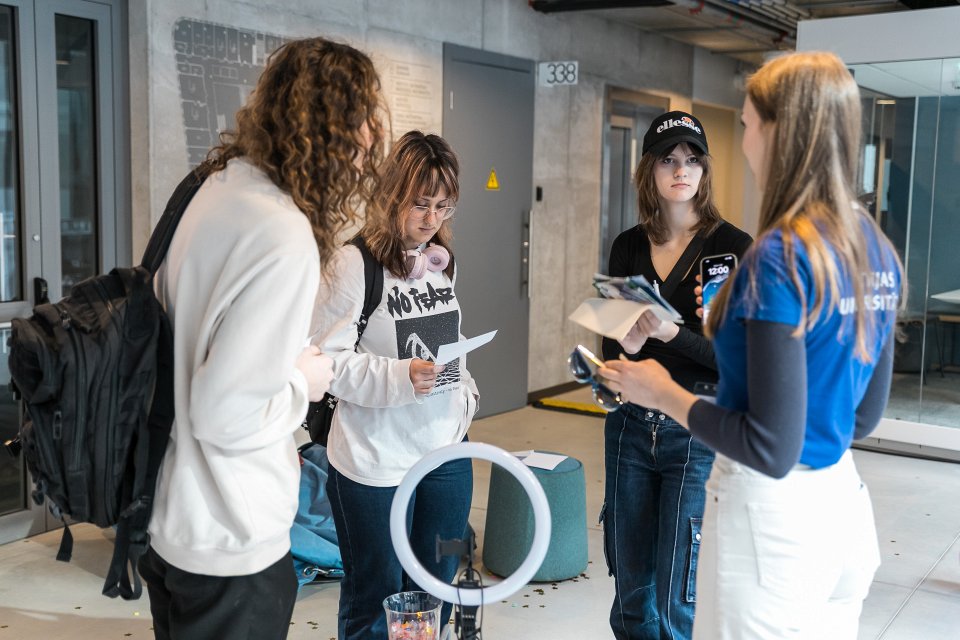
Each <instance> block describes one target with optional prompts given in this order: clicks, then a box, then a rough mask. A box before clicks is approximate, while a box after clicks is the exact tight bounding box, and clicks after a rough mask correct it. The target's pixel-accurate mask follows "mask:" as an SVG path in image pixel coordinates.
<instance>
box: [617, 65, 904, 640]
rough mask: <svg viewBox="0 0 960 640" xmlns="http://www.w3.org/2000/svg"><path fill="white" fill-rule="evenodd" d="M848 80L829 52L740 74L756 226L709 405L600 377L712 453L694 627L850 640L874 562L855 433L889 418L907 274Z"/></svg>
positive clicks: (718, 336) (723, 326) (718, 303)
mask: <svg viewBox="0 0 960 640" xmlns="http://www.w3.org/2000/svg"><path fill="white" fill-rule="evenodd" d="M860 109H861V106H860V92H859V90H858V88H857V85H856V82H854V80H853V77H852V76H851V75H850V73H849V71H847V68H846V66H845V65H844V64H843V62H842V61H841V60H840V59H839V58H837V57H836V56H835V55H833V54H832V53H797V54H792V55H785V56H783V57H780V58H776V59H774V60H772V61H770V62H768V63H767V64H765V65H764V66H763V67H761V68H760V70H759V71H757V73H756V74H754V75H753V76H752V77H751V78H750V80H748V82H747V98H746V100H745V102H744V105H743V116H742V119H743V125H744V133H743V151H744V154H745V155H746V156H747V161H748V163H749V165H750V168H751V170H752V171H753V173H754V175H755V176H756V178H757V182H758V184H759V185H760V187H761V189H762V191H763V202H762V207H761V211H760V236H759V238H758V239H757V242H756V244H755V245H754V247H753V248H752V249H751V250H750V252H749V253H748V255H747V258H746V259H745V261H744V264H743V266H741V268H740V269H739V271H738V272H737V274H736V275H735V276H734V278H732V279H731V280H729V281H728V282H727V284H726V285H725V286H724V288H723V289H722V290H721V291H720V294H719V295H718V297H717V299H716V300H715V301H714V308H713V311H711V313H710V315H709V320H708V323H707V329H708V332H709V333H711V334H712V335H713V336H714V347H715V349H716V357H717V363H718V364H719V367H720V384H719V388H718V395H717V404H711V403H708V402H705V401H703V400H700V399H698V398H697V397H696V396H694V395H693V394H691V393H689V391H687V390H686V389H684V388H683V387H682V386H680V385H678V384H676V383H675V382H673V381H672V380H671V379H670V373H669V372H668V371H666V370H664V369H663V368H662V367H660V366H659V365H658V364H657V363H654V362H638V363H634V362H630V363H627V362H619V361H617V362H608V363H606V367H605V368H603V369H602V370H601V374H602V375H603V376H604V377H605V378H606V379H607V383H608V384H609V385H610V386H611V387H613V388H614V389H615V390H618V391H620V392H621V393H622V394H623V396H624V397H625V398H627V399H629V400H631V401H634V402H641V403H642V402H652V401H656V402H658V403H660V406H662V407H663V408H664V409H666V410H668V411H669V412H670V413H671V414H672V415H674V416H675V417H676V418H677V419H678V420H680V421H681V422H682V424H683V425H684V426H686V427H687V428H688V429H689V430H690V432H691V433H693V435H694V436H695V437H696V438H697V439H698V440H700V441H702V442H704V443H705V444H707V445H709V446H710V447H711V448H712V449H714V450H715V451H717V459H716V463H715V464H714V467H713V472H712V473H711V475H710V480H709V482H708V484H707V508H706V514H705V516H704V526H703V553H702V556H701V559H700V570H699V575H698V578H697V587H698V595H699V600H698V602H697V620H696V624H695V629H694V637H695V638H700V639H703V640H707V639H708V638H709V639H710V640H733V639H737V640H753V639H756V640H760V639H761V638H762V639H764V640H770V639H774V638H830V639H833V640H841V639H843V640H853V639H854V638H856V637H857V630H858V623H859V616H860V610H861V606H862V604H863V600H864V598H865V597H866V595H867V591H868V589H869V587H870V583H871V581H872V579H873V575H874V572H875V571H876V569H877V566H878V565H879V561H880V556H879V552H878V546H877V535H876V530H875V528H874V522H873V512H872V507H871V505H870V496H869V494H868V492H867V489H866V487H865V486H864V485H863V483H862V482H861V480H860V477H859V475H858V474H857V469H856V467H855V465H854V462H853V457H852V456H851V454H850V450H849V448H850V443H851V442H852V441H853V440H854V439H856V438H862V437H864V436H866V435H868V434H869V433H870V432H871V431H872V430H873V429H874V427H876V425H877V423H878V422H879V421H880V418H881V416H882V415H883V410H884V407H885V406H886V401H887V397H888V393H889V390H890V380H891V371H892V367H893V341H894V333H895V331H894V326H895V322H896V315H897V308H898V306H899V300H900V297H901V281H902V280H901V278H902V268H901V265H900V261H899V258H898V257H897V254H896V251H895V250H894V248H893V246H892V245H891V244H890V242H889V241H888V240H887V239H886V237H885V236H884V235H883V232H882V231H881V230H880V228H879V227H878V226H877V224H876V223H875V221H874V220H873V219H872V218H871V217H870V216H869V214H868V213H867V212H866V211H865V210H864V209H863V207H861V206H860V205H859V204H858V203H857V201H856V185H857V182H856V180H857V172H858V168H859V167H858V164H859V160H860V136H861V128H860V124H861V123H860V118H861V114H860Z"/></svg>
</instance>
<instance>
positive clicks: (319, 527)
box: [290, 443, 343, 586]
mask: <svg viewBox="0 0 960 640" xmlns="http://www.w3.org/2000/svg"><path fill="white" fill-rule="evenodd" d="M300 459H301V460H302V461H303V463H302V464H301V466H300V503H299V505H298V506H297V516H296V518H294V520H293V527H292V528H291V529H290V552H291V554H292V555H293V567H294V569H295V570H296V572H297V581H298V582H299V583H300V585H301V586H303V585H305V584H307V583H309V582H314V581H317V580H339V579H340V578H342V577H343V561H342V560H341V558H340V547H339V546H338V544H337V529H336V527H335V526H334V524H333V512H332V510H331V509H330V500H329V498H328V497H327V469H328V465H329V463H328V462H327V448H326V447H324V446H322V445H319V444H312V443H311V444H307V445H305V446H304V447H303V448H301V449H300Z"/></svg>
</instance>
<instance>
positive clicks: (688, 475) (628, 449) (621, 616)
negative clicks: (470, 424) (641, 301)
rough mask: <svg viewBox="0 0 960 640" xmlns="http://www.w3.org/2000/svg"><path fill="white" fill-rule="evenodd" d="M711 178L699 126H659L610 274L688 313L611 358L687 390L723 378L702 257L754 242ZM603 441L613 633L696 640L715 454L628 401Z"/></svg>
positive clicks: (647, 325) (645, 322)
mask: <svg viewBox="0 0 960 640" xmlns="http://www.w3.org/2000/svg"><path fill="white" fill-rule="evenodd" d="M711 179H712V167H711V157H710V155H709V152H708V147H707V137H706V132H705V131H704V130H703V125H701V124H700V122H699V121H698V120H697V119H696V118H694V117H693V116H692V115H690V114H689V113H684V112H682V111H672V112H670V113H666V114H663V115H662V116H659V117H658V118H656V119H655V120H654V121H653V123H652V124H651V125H650V128H649V129H648V130H647V133H646V135H644V138H643V155H642V157H641V159H640V164H639V166H638V167H637V171H636V176H635V184H636V185H637V196H638V204H639V210H640V224H638V225H637V226H636V227H633V228H632V229H629V230H627V231H625V232H623V233H622V234H620V235H619V236H618V237H617V239H616V240H614V243H613V248H612V249H611V251H610V268H609V274H610V275H611V276H631V275H643V276H645V277H646V278H647V280H649V281H650V282H651V283H653V284H654V285H655V286H656V287H657V288H658V289H659V292H660V294H661V295H662V296H663V297H664V298H666V300H667V301H668V302H669V303H670V304H671V305H672V306H673V307H674V308H675V309H676V310H677V311H678V312H680V314H681V315H682V316H683V325H677V324H674V323H670V322H662V321H661V320H660V319H659V318H658V317H657V316H655V315H654V314H653V313H652V312H649V311H648V312H647V313H645V314H644V315H643V316H641V317H640V319H639V320H638V321H637V322H636V324H635V325H634V327H633V328H632V329H631V331H630V333H629V334H628V335H627V336H626V337H625V338H624V339H623V340H622V341H620V343H619V344H618V343H617V342H615V341H612V340H608V339H605V340H604V345H603V353H604V356H605V358H606V359H608V360H610V359H614V358H616V357H618V356H619V355H621V354H625V355H624V357H628V358H629V359H631V360H640V361H644V360H650V361H653V362H657V363H658V364H660V365H661V366H663V367H665V368H666V369H667V370H668V371H670V372H671V374H672V375H673V376H674V377H675V378H676V379H677V380H678V381H679V382H680V383H681V384H682V385H683V387H684V388H686V389H689V390H692V389H693V388H694V387H695V385H696V384H697V383H715V382H716V381H717V371H716V364H715V362H714V357H713V349H712V348H711V346H710V342H709V341H708V340H707V339H706V338H705V337H704V336H703V332H702V329H701V321H700V319H699V317H698V316H697V314H696V311H697V302H696V294H695V292H694V289H695V288H696V287H697V281H696V276H697V274H698V273H699V258H700V257H702V256H714V255H719V254H727V253H732V254H734V255H736V256H737V257H738V258H739V256H741V255H742V254H743V253H744V251H746V249H747V248H748V247H749V245H750V236H748V235H747V234H746V233H744V232H743V231H740V230H739V229H737V228H736V227H735V226H733V225H732V224H730V223H728V222H725V221H724V220H723V219H722V218H721V217H720V212H719V211H718V209H717V206H716V204H714V201H713V189H712V183H711ZM571 364H573V359H571ZM575 374H576V372H575ZM598 390H599V391H600V392H601V395H600V397H599V398H598V399H599V400H603V401H604V403H605V404H607V405H609V404H610V402H609V398H608V397H607V396H608V395H609V392H608V390H607V389H604V388H603V387H599V389H598ZM605 440H606V447H605V448H606V453H605V462H606V487H605V493H604V506H603V510H602V512H601V516H600V519H601V521H602V522H603V532H604V545H605V550H606V557H607V564H608V568H609V571H610V574H611V575H612V576H613V577H614V585H615V593H614V601H613V606H612V607H611V611H610V626H611V628H612V629H613V634H614V636H615V637H617V638H621V639H626V638H629V639H630V640H638V639H649V640H653V639H659V638H671V639H681V638H689V637H690V636H691V634H692V630H693V613H694V602H695V600H696V591H695V581H694V580H695V575H696V570H697V553H698V549H699V546H700V522H701V518H702V517H703V504H704V497H705V493H704V491H705V490H704V484H705V482H706V480H707V476H708V475H709V473H710V467H711V465H712V464H713V452H712V451H711V450H710V449H709V448H708V447H706V446H704V445H703V444H701V443H699V442H697V441H695V440H693V439H692V438H691V437H690V434H689V433H688V432H687V431H686V430H685V429H684V428H683V427H682V426H680V424H678V423H677V421H676V420H675V419H674V416H673V414H671V413H670V412H669V411H667V410H666V409H665V408H664V407H662V406H661V405H660V404H659V403H657V402H647V403H642V404H641V403H627V404H625V405H624V406H622V407H621V408H620V409H619V410H617V411H614V412H612V413H609V414H608V415H607V419H606V425H605Z"/></svg>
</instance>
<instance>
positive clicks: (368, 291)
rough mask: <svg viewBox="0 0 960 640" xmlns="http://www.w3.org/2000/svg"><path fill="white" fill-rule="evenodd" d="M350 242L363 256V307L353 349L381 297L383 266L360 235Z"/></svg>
mask: <svg viewBox="0 0 960 640" xmlns="http://www.w3.org/2000/svg"><path fill="white" fill-rule="evenodd" d="M350 244H352V245H353V246H355V247H356V248H357V249H359V250H360V255H361V256H363V282H364V294H363V309H362V310H361V311H360V322H359V323H358V324H357V344H356V345H354V350H356V348H357V346H358V345H359V344H360V339H361V338H362V337H363V331H364V329H366V328H367V320H369V319H370V316H371V315H373V312H374V311H376V310H377V305H379V304H380V298H382V297H383V266H382V265H381V264H380V263H379V262H377V259H376V258H375V257H373V254H372V253H370V249H368V248H367V243H366V242H364V240H363V238H362V237H361V236H359V235H357V236H355V237H354V238H353V239H352V240H351V241H350Z"/></svg>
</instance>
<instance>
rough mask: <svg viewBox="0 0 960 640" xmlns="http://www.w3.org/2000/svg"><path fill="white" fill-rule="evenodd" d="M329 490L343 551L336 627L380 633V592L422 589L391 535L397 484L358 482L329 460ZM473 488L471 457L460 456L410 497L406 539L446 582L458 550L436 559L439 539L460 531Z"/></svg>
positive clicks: (375, 637)
mask: <svg viewBox="0 0 960 640" xmlns="http://www.w3.org/2000/svg"><path fill="white" fill-rule="evenodd" d="M327 493H328V494H329V496H330V504H331V506H332V507H333V521H334V523H335V524H336V526H337V537H338V539H339V541H340V554H341V555H342V557H343V571H344V576H343V580H342V581H341V583H340V613H339V621H338V625H337V633H338V635H339V638H340V640H385V639H386V637H387V622H386V615H385V613H384V610H383V599H384V598H386V597H387V596H389V595H392V594H394V593H399V592H401V591H422V589H421V588H419V587H418V586H417V585H416V584H414V583H413V581H412V580H410V578H409V576H407V575H406V572H405V571H404V570H403V567H402V566H400V560H398V559H397V555H396V553H394V551H393V543H392V542H391V541H390V506H391V504H392V503H393V495H394V493H396V487H371V486H368V485H364V484H359V483H357V482H353V481H352V480H349V479H348V478H346V477H345V476H343V475H341V474H340V473H338V472H337V470H336V469H334V468H333V467H332V466H331V467H330V475H329V477H328V478H327ZM472 496H473V464H472V462H471V461H470V459H468V458H463V459H460V460H453V461H451V462H447V463H445V464H443V465H440V466H439V467H437V468H436V469H435V470H434V471H432V472H430V473H429V474H427V476H426V477H425V478H424V479H423V480H421V481H420V484H419V485H418V486H417V490H416V491H415V492H414V494H413V497H412V498H411V499H410V506H409V511H408V512H407V523H408V524H407V530H408V532H409V535H410V546H411V547H412V548H413V553H414V554H415V555H416V556H417V558H418V559H419V560H420V562H421V563H422V564H423V566H424V567H425V568H426V569H427V570H428V571H429V572H430V573H432V574H433V575H434V576H436V577H437V578H439V579H440V580H442V581H444V582H450V581H451V580H453V578H454V576H455V575H456V573H457V568H458V567H459V563H460V558H456V557H451V556H444V557H443V558H441V560H440V562H437V561H436V545H437V540H436V539H437V536H440V538H441V539H443V540H451V539H454V538H459V539H462V538H463V536H464V533H465V532H466V529H467V517H468V516H469V515H470V500H471V498H472ZM451 609H452V605H450V604H448V603H444V606H443V610H442V611H441V618H440V619H441V620H443V621H444V622H446V621H447V620H448V619H449V618H450V610H451Z"/></svg>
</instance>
